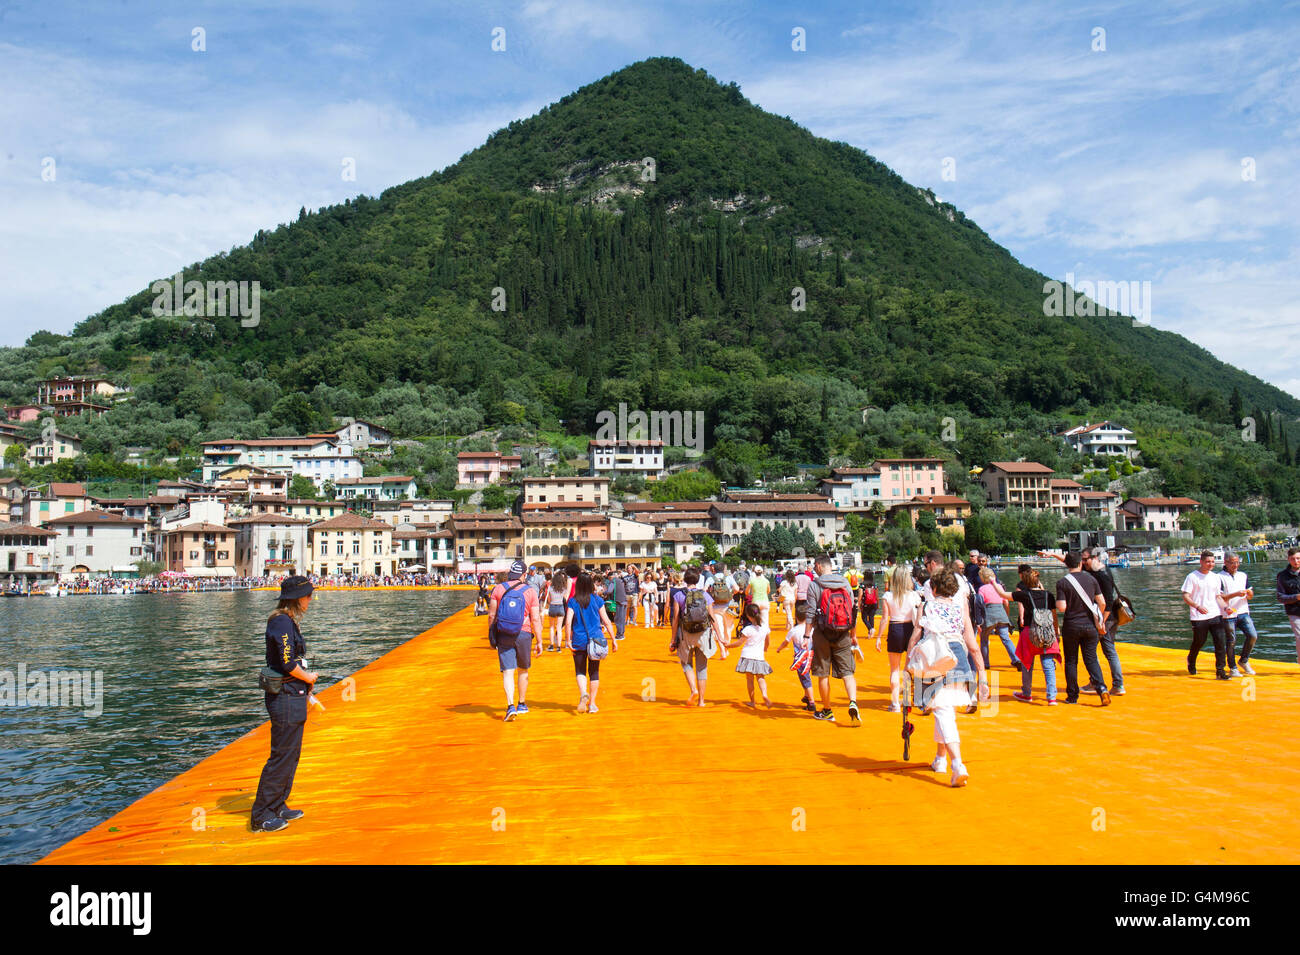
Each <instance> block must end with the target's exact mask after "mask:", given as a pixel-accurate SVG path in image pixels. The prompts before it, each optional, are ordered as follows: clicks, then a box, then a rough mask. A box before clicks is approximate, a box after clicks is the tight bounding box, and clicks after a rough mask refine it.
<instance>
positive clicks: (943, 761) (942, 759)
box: [930, 756, 948, 773]
mask: <svg viewBox="0 0 1300 955" xmlns="http://www.w3.org/2000/svg"><path fill="white" fill-rule="evenodd" d="M930 768H931V769H933V770H934V771H935V772H936V773H946V772H947V771H948V757H947V756H936V757H935V758H934V759H932V760H931V761H930Z"/></svg>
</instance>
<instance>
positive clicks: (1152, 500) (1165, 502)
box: [1124, 497, 1201, 507]
mask: <svg viewBox="0 0 1300 955" xmlns="http://www.w3.org/2000/svg"><path fill="white" fill-rule="evenodd" d="M1128 500H1129V501H1136V502H1137V503H1139V504H1141V505H1142V506H1143V507H1200V506H1201V502H1200V501H1194V500H1192V499H1191V498H1190V497H1130V498H1129V499H1128ZM1124 503H1125V504H1127V503H1128V501H1125V502H1124Z"/></svg>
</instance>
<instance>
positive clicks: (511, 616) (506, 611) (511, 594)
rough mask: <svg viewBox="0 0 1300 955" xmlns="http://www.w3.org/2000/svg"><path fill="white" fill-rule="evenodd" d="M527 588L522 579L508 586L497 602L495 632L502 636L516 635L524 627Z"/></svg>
mask: <svg viewBox="0 0 1300 955" xmlns="http://www.w3.org/2000/svg"><path fill="white" fill-rule="evenodd" d="M527 596H528V588H527V587H526V586H525V585H524V582H523V581H522V580H520V581H516V582H515V585H514V586H513V587H511V588H509V589H508V590H507V591H506V592H505V593H504V594H502V595H501V599H500V600H499V601H498V602H497V619H496V629H497V634H498V635H500V636H503V637H516V636H518V635H519V631H521V630H523V629H524V619H525V617H526V616H527V612H526V608H527V606H528V602H527V599H526V598H527Z"/></svg>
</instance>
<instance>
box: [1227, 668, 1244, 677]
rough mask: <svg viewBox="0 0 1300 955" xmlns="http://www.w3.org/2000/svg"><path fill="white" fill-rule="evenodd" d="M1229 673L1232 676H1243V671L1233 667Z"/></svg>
mask: <svg viewBox="0 0 1300 955" xmlns="http://www.w3.org/2000/svg"><path fill="white" fill-rule="evenodd" d="M1228 673H1229V675H1231V676H1241V671H1240V670H1238V669H1237V668H1236V667H1233V668H1232V669H1231V670H1229V671H1228Z"/></svg>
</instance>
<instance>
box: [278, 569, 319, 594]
mask: <svg viewBox="0 0 1300 955" xmlns="http://www.w3.org/2000/svg"><path fill="white" fill-rule="evenodd" d="M315 589H316V588H315V587H313V586H312V583H311V581H310V580H308V579H307V578H306V577H303V576H302V575H301V574H294V575H293V576H292V577H286V578H284V580H282V581H280V599H281V600H297V599H298V598H299V597H306V596H307V595H308V594H310V593H311V592H312V591H313V590H315Z"/></svg>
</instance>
